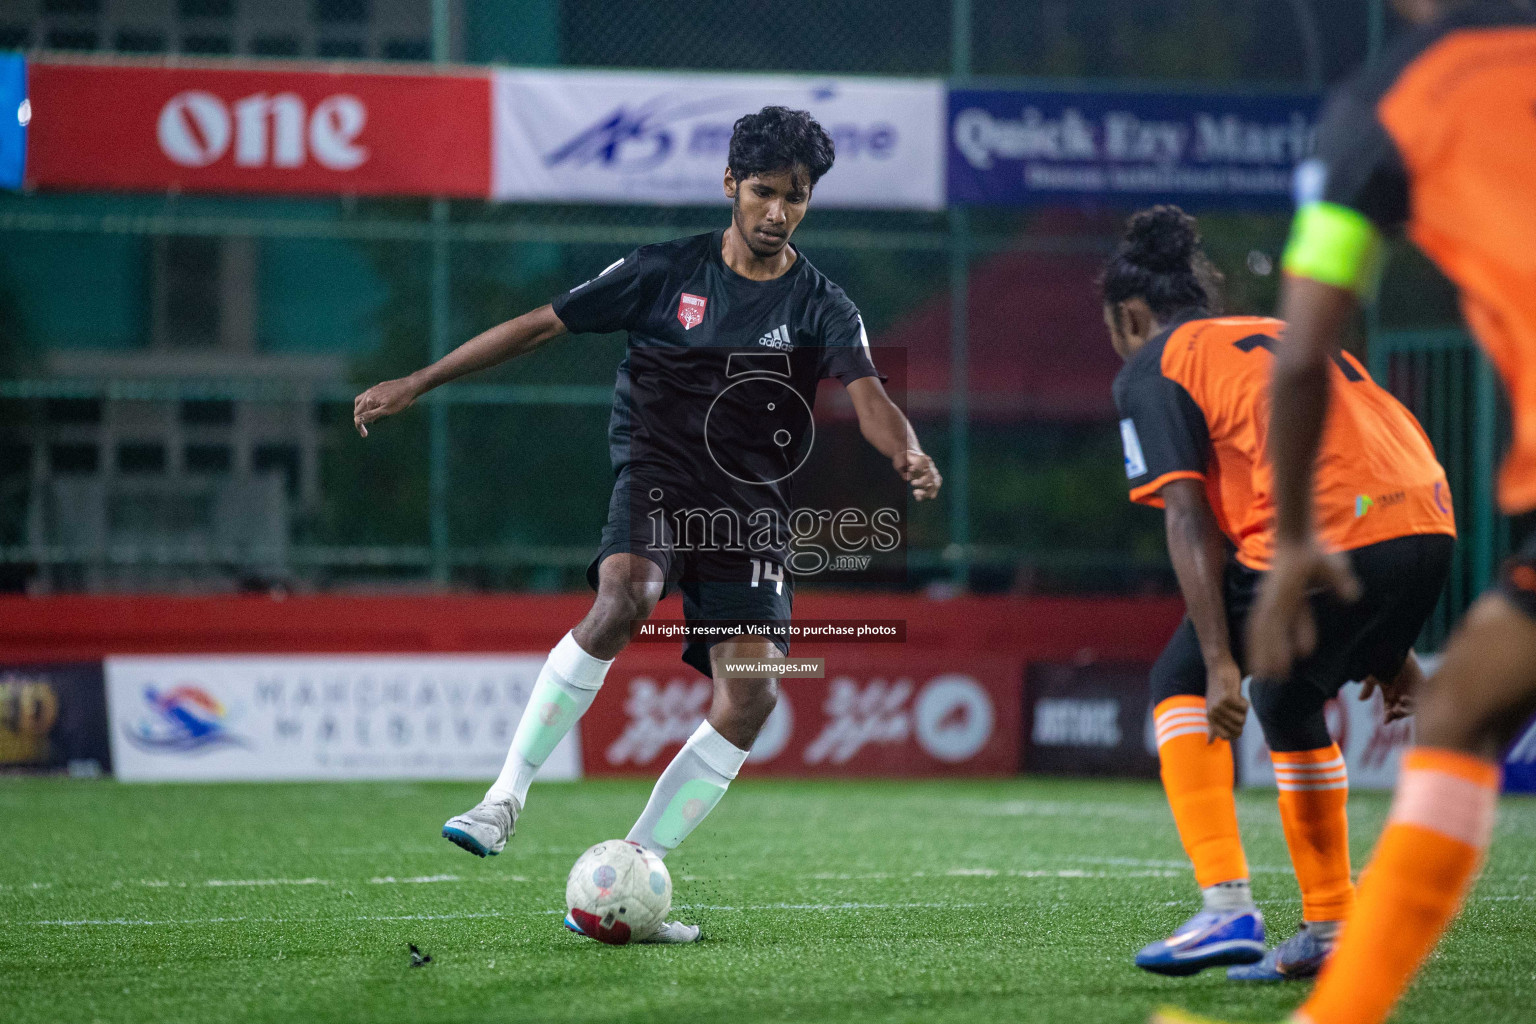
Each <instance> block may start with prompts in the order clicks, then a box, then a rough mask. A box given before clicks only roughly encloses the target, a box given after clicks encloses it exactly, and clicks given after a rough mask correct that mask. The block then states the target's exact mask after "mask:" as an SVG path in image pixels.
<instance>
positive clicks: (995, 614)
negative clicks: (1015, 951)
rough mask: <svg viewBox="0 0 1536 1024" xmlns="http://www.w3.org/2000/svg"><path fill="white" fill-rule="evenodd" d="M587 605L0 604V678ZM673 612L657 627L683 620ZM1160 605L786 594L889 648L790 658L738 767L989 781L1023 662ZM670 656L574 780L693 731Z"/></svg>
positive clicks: (1019, 719)
mask: <svg viewBox="0 0 1536 1024" xmlns="http://www.w3.org/2000/svg"><path fill="white" fill-rule="evenodd" d="M590 603H591V598H590V596H589V595H587V594H563V595H553V596H536V595H518V596H473V597H470V596H419V597H339V596H326V597H295V598H287V599H282V600H274V599H271V598H265V597H217V598H211V597H210V598H178V597H51V598H23V597H7V598H0V664H4V663H10V664H16V663H31V662H48V661H91V660H95V659H99V658H102V657H106V656H108V655H114V654H216V653H229V654H237V653H238V654H276V653H295V654H299V653H306V654H336V653H398V654H418V653H430V652H462V653H475V652H537V651H544V650H548V649H549V648H550V647H552V646H553V645H554V644H555V642H556V641H557V640H559V638H560V637H561V636H562V635H563V634H564V633H565V631H566V630H567V629H569V628H570V627H571V626H572V625H574V624H575V623H576V622H577V621H578V620H579V619H580V618H581V616H582V615H583V614H585V612H586V610H587V608H588V607H589V605H590ZM680 604H681V600H680V599H679V598H676V597H674V598H670V599H668V601H666V602H663V604H662V606H661V607H659V608H658V609H657V613H656V617H657V618H658V619H678V618H681V617H682V609H681V607H680ZM1182 611H1183V607H1182V604H1181V603H1180V602H1179V601H1178V600H1176V599H1166V598H1161V599H1138V598H1116V599H1087V598H1080V599H1065V598H1056V599H1053V598H1012V597H963V598H956V599H953V600H948V601H934V600H928V599H925V598H921V597H912V596H907V595H864V594H849V593H845V594H831V593H809V594H802V595H801V596H800V598H799V600H797V601H796V607H795V612H796V615H797V617H798V618H803V619H806V620H812V619H844V620H847V619H876V620H893V619H896V620H904V621H905V622H906V623H907V640H906V642H905V643H901V644H896V643H860V644H828V643H825V642H823V643H810V642H807V643H802V644H796V645H795V647H794V653H795V654H796V655H801V656H807V657H824V658H826V659H827V664H826V672H827V675H826V678H825V679H791V680H786V681H785V682H784V683H783V684H782V693H783V695H784V699H783V700H782V701H781V702H780V706H779V708H778V709H777V710H776V711H775V713H774V716H773V717H772V718H771V719H770V720H769V723H768V725H767V726H766V727H765V729H764V732H763V734H762V735H761V736H760V737H759V739H758V743H757V744H756V746H755V747H754V752H753V758H752V760H751V761H750V762H749V764H748V767H747V770H748V771H749V772H752V773H758V772H762V773H768V774H783V775H801V776H804V775H813V776H814V775H936V774H968V775H1003V774H1012V773H1014V772H1016V771H1018V770H1019V768H1020V767H1021V765H1022V762H1023V756H1022V755H1023V749H1024V742H1025V740H1024V737H1023V735H1022V732H1023V719H1024V714H1023V701H1024V679H1025V671H1026V667H1027V665H1028V664H1029V663H1030V662H1031V661H1038V662H1049V663H1062V662H1066V663H1074V662H1076V663H1082V662H1091V661H1096V660H1101V659H1103V660H1109V661H1115V662H1137V663H1143V664H1145V663H1150V662H1151V661H1152V660H1153V659H1154V658H1155V657H1156V656H1157V653H1158V651H1159V650H1160V649H1161V647H1162V645H1163V643H1164V642H1165V641H1166V640H1167V638H1168V636H1169V635H1170V634H1171V633H1172V631H1173V629H1174V627H1175V625H1176V624H1177V622H1178V619H1179V616H1180V615H1181V614H1182ZM680 651H681V644H680V643H679V642H676V641H668V642H665V643H637V644H635V645H633V646H631V647H630V649H629V650H627V651H626V652H625V653H624V654H623V655H622V656H621V657H620V659H619V661H618V663H617V664H616V665H615V666H614V668H613V670H612V672H610V674H609V678H608V682H607V685H605V686H604V688H603V691H602V693H601V695H600V696H599V697H598V700H597V702H596V703H595V704H594V705H593V707H592V710H591V711H590V712H589V713H588V714H587V715H586V717H585V718H584V719H583V720H582V727H581V729H582V741H583V762H584V768H585V770H586V771H587V772H588V773H589V774H615V773H640V774H645V775H654V774H655V773H656V772H657V770H659V768H660V766H662V765H664V764H665V763H666V762H667V761H668V760H669V759H670V758H671V756H672V754H673V753H675V752H676V750H677V749H678V747H679V746H680V745H681V744H682V742H683V741H684V740H685V739H687V737H688V735H689V734H690V733H691V732H692V731H693V729H694V728H695V727H696V726H697V724H698V722H699V721H700V720H701V718H702V717H703V714H704V710H705V709H706V707H707V706H708V702H709V697H710V693H711V687H710V684H709V682H708V681H707V680H705V679H704V678H703V677H701V676H700V675H699V674H698V673H697V672H695V671H694V670H693V669H691V668H689V667H688V666H686V665H684V664H683V662H682V661H681V660H680V659H679V657H678V655H679V653H680Z"/></svg>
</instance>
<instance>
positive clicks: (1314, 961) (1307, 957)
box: [1227, 922, 1333, 981]
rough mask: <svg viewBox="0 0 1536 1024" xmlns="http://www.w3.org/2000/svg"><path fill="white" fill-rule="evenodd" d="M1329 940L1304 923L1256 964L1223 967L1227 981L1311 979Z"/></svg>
mask: <svg viewBox="0 0 1536 1024" xmlns="http://www.w3.org/2000/svg"><path fill="white" fill-rule="evenodd" d="M1332 952H1333V943H1332V942H1328V941H1324V940H1323V939H1320V938H1318V937H1317V934H1316V933H1315V932H1313V931H1312V930H1311V929H1309V928H1308V927H1307V926H1306V924H1305V922H1303V924H1302V926H1301V930H1300V931H1298V932H1297V933H1296V934H1295V935H1292V936H1291V937H1290V938H1288V939H1286V940H1285V941H1284V942H1282V943H1280V945H1278V946H1276V947H1275V948H1274V949H1272V950H1270V951H1269V952H1268V953H1265V954H1264V958H1263V959H1262V960H1260V961H1259V962H1258V963H1254V964H1249V965H1248V966H1246V967H1229V968H1227V980H1228V981H1298V980H1301V979H1303V978H1315V977H1317V972H1318V971H1320V970H1322V969H1323V963H1324V962H1325V961H1326V960H1327V959H1328V954H1329V953H1332Z"/></svg>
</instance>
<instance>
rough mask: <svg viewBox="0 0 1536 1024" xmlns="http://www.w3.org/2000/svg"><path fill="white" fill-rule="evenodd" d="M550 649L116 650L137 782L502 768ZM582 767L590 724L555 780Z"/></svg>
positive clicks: (129, 776) (559, 751)
mask: <svg viewBox="0 0 1536 1024" xmlns="http://www.w3.org/2000/svg"><path fill="white" fill-rule="evenodd" d="M544 658H545V655H543V654H528V655H501V656H457V655H398V656H389V655H376V656H351V655H338V656H312V655H295V656H288V657H265V656H262V657H256V656H250V657H245V656H232V655H225V656H210V657H120V658H108V659H107V662H106V682H107V695H108V705H109V708H110V712H111V737H112V753H113V764H114V766H115V768H116V772H117V776H118V778H120V779H125V780H129V781H135V782H139V781H160V780H188V779H196V780H263V779H390V778H422V779H482V780H486V781H487V782H488V781H489V780H490V779H492V778H494V777H495V776H496V773H497V772H498V771H499V770H500V769H501V765H502V761H503V760H504V759H505V758H506V754H507V748H508V746H509V745H510V744H511V742H512V733H513V731H514V730H515V729H516V728H517V721H518V718H519V716H521V714H522V711H523V706H524V704H526V702H527V699H528V693H529V691H530V690H531V689H532V688H533V683H534V680H535V679H536V678H537V676H538V672H539V668H540V666H541V665H542V664H543V662H544ZM579 772H580V753H579V749H578V741H577V737H576V734H575V733H574V732H573V733H572V734H571V735H570V736H567V737H566V739H565V740H564V741H563V742H562V743H561V744H560V746H558V747H556V748H555V751H554V753H553V754H552V755H551V756H550V758H549V760H548V761H547V762H546V763H545V765H544V769H543V771H542V772H541V773H540V778H542V779H570V778H575V777H576V776H577V775H578V774H579Z"/></svg>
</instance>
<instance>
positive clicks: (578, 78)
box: [492, 71, 944, 210]
mask: <svg viewBox="0 0 1536 1024" xmlns="http://www.w3.org/2000/svg"><path fill="white" fill-rule="evenodd" d="M493 92H494V101H493V105H494V110H495V140H494V141H495V153H494V157H493V166H494V173H493V183H492V191H493V195H494V196H495V198H497V199H505V200H515V201H520V202H526V201H535V202H537V201H552V202H594V203H655V204H663V205H680V204H707V203H724V202H725V201H726V200H725V196H724V194H723V192H722V191H721V179H722V177H723V174H724V171H725V166H726V157H727V151H728V147H729V143H730V139H731V126H732V125H733V124H734V123H735V121H736V119H737V118H738V117H740V116H741V115H743V114H747V113H752V112H754V111H757V110H759V109H761V108H762V107H764V106H768V105H770V104H779V105H782V106H786V107H791V108H793V109H796V110H809V111H810V112H811V114H812V115H814V116H815V117H816V119H817V120H818V121H820V122H821V124H822V125H823V126H824V127H825V128H826V129H827V131H828V132H829V133H830V134H831V135H832V138H833V141H834V143H835V144H836V147H837V163H836V165H835V166H834V167H833V169H832V171H831V173H829V174H828V175H827V176H826V177H825V178H824V179H822V181H821V183H820V184H818V185H817V186H816V201H817V203H818V204H819V205H826V206H841V207H864V208H876V209H878V208H905V209H922V210H937V209H942V208H943V206H944V183H943V173H944V169H943V159H944V145H943V130H944V84H943V83H942V82H941V81H939V80H937V79H931V80H930V79H880V78H802V77H794V76H788V75H709V74H674V73H666V74H658V73H653V72H627V71H498V72H496V73H495V76H494V82H493Z"/></svg>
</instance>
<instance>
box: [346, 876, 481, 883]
mask: <svg viewBox="0 0 1536 1024" xmlns="http://www.w3.org/2000/svg"><path fill="white" fill-rule="evenodd" d="M462 881H464V879H462V878H460V877H459V876H458V875H417V876H416V877H414V878H396V877H395V876H394V875H385V876H384V877H383V878H370V879H368V884H370V885H414V884H419V883H421V882H462Z"/></svg>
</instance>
